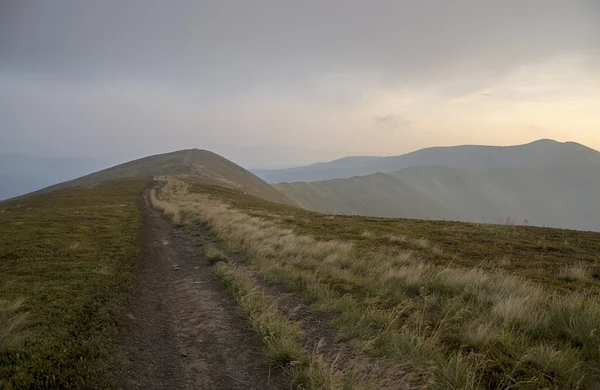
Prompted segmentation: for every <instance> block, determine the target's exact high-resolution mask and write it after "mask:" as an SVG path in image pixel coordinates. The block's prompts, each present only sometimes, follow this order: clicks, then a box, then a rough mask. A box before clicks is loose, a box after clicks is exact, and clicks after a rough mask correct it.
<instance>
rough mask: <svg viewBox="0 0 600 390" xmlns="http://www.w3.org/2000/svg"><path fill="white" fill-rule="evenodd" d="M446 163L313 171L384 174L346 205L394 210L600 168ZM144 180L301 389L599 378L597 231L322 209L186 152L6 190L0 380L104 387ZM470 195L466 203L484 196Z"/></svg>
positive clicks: (108, 382) (133, 258)
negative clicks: (29, 190) (482, 167)
mask: <svg viewBox="0 0 600 390" xmlns="http://www.w3.org/2000/svg"><path fill="white" fill-rule="evenodd" d="M447 169H449V168H447V167H425V168H418V169H417V168H410V169H409V170H405V171H401V172H398V173H397V174H394V175H388V174H376V175H371V176H368V177H359V178H354V179H347V180H339V181H340V182H342V185H338V184H336V183H326V185H330V187H329V188H327V191H329V192H327V197H328V199H329V198H335V197H340V196H342V195H343V194H344V193H348V194H350V193H351V192H353V191H354V188H355V187H354V183H353V182H352V180H356V181H357V182H356V183H357V184H356V188H363V189H364V188H367V189H375V188H383V189H384V190H383V191H382V192H381V193H379V194H378V195H377V194H373V195H372V196H374V198H372V197H371V195H370V194H369V193H368V192H367V193H366V194H365V195H361V196H359V197H356V198H354V199H353V200H352V202H354V203H352V205H354V204H356V206H351V207H359V206H358V205H360V204H365V201H369V200H371V203H373V202H372V201H373V199H375V200H376V203H378V205H379V206H377V207H383V206H385V204H386V203H385V202H388V201H394V200H397V199H401V200H402V203H401V204H402V205H404V206H403V208H398V212H399V213H400V212H410V213H414V216H415V217H418V218H424V217H423V216H424V215H426V214H427V213H428V212H430V211H431V210H435V212H439V213H445V212H446V213H449V212H450V211H449V208H450V207H457V204H459V203H458V200H455V201H454V203H452V202H449V201H446V203H443V201H444V199H447V198H448V196H447V195H444V193H443V192H442V191H441V190H439V189H438V190H436V191H437V192H436V191H433V189H434V188H446V187H448V188H450V185H449V183H446V182H444V180H449V181H450V183H457V184H456V186H457V187H459V188H461V189H464V191H466V193H468V194H475V192H474V191H473V190H472V189H473V188H476V189H478V190H479V191H480V193H481V194H488V193H497V192H499V191H501V190H502V189H503V188H504V191H505V192H506V194H505V195H503V196H506V197H508V196H509V195H510V193H511V191H512V190H510V188H508V187H507V186H513V187H511V188H514V191H517V190H518V189H519V187H520V186H524V185H525V184H527V183H529V182H530V183H533V184H535V185H537V186H541V187H544V188H550V190H551V191H552V193H553V194H554V195H555V196H556V197H557V199H558V198H561V197H564V196H571V197H572V196H576V195H575V194H574V193H570V192H568V191H567V192H562V193H561V192H559V191H557V190H556V191H555V190H552V187H547V186H550V185H551V183H552V182H553V181H554V180H556V179H557V177H558V176H560V180H559V181H558V182H557V185H560V187H561V188H571V189H572V190H573V191H575V189H578V188H580V187H581V186H582V185H583V181H586V180H587V181H590V182H593V180H588V179H589V177H590V175H592V174H593V172H595V170H594V167H593V166H590V167H587V168H585V170H583V171H579V170H575V168H568V169H567V168H565V169H558V170H551V169H550V170H548V173H543V172H540V171H536V170H531V172H533V173H532V174H525V173H523V172H526V171H524V170H517V171H518V172H519V173H521V174H523V176H518V175H515V174H512V173H511V171H512V170H510V169H499V170H492V171H486V172H487V173H486V172H481V171H471V170H466V169H460V170H459V169H454V170H451V171H450V172H448V171H447ZM422 170H425V171H424V172H423V171H422ZM424 173H426V176H427V177H428V178H429V179H430V180H429V181H423V180H420V179H419V178H421V177H422V176H423V175H424ZM534 174H535V175H537V176H536V177H532V175H534ZM157 175H163V176H168V175H170V176H169V177H168V178H167V179H166V180H167V183H166V185H165V186H154V185H153V182H152V180H149V179H147V178H150V177H154V176H157ZM490 175H494V176H490ZM413 176H414V181H413V182H411V180H413ZM417 179H418V180H417ZM485 180H489V181H490V182H489V183H488V182H486V181H485ZM334 182H337V181H334ZM417 183H420V184H419V185H420V187H419V186H418V185H417ZM482 183H483V184H482ZM496 183H499V184H496ZM595 183H598V181H597V180H596V181H595ZM154 184H156V183H154ZM161 184H163V183H161ZM303 185H305V186H310V185H322V183H321V184H319V183H309V184H303ZM592 185H597V184H592ZM265 186H267V187H265ZM291 186H294V185H291ZM150 188H152V190H151V192H150V193H151V195H150V199H151V200H152V201H154V204H155V207H157V208H161V209H164V210H165V212H167V213H168V214H169V215H171V216H173V218H175V216H177V218H176V220H177V224H178V226H180V227H182V228H183V231H185V232H187V234H188V239H190V240H194V241H192V242H197V245H198V251H199V252H198V253H197V255H198V258H202V257H203V256H206V257H207V258H209V259H210V261H211V262H213V263H214V266H213V268H212V270H213V271H214V273H215V275H216V276H217V277H218V278H220V280H222V282H223V285H224V286H225V287H226V288H227V289H229V290H230V291H231V293H232V294H233V295H234V296H235V297H236V299H237V302H239V305H240V309H241V311H242V313H244V314H245V315H246V316H247V317H248V323H249V325H251V326H252V329H254V330H255V331H256V332H257V333H258V334H259V335H260V336H261V337H260V339H261V340H262V341H263V342H264V355H265V357H266V358H268V361H269V362H270V363H271V364H272V367H273V369H276V368H277V367H281V368H283V369H284V370H285V371H286V372H288V373H290V374H291V376H292V381H293V385H294V386H295V387H297V388H305V389H324V388H326V389H330V388H348V389H353V388H354V389H361V388H368V389H370V388H382V389H386V388H389V389H393V388H398V387H402V386H404V387H411V388H423V387H426V388H432V389H454V388H464V389H485V388H507V387H510V388H516V389H533V388H561V389H578V388H593V386H594V384H595V383H598V381H600V372H599V371H598V366H599V364H600V350H598V345H599V344H600V334H599V333H598V332H597V327H598V318H600V301H599V299H600V295H599V294H600V268H599V264H598V253H599V250H600V234H599V233H593V232H580V231H570V230H558V229H548V228H539V227H533V226H511V225H486V224H473V223H460V222H443V221H427V220H422V219H420V220H419V219H389V218H376V217H361V216H342V215H330V214H327V215H325V214H320V213H317V212H313V211H308V210H304V209H301V208H298V207H295V206H292V205H290V204H291V203H293V202H292V201H287V202H286V200H287V198H285V197H280V195H278V194H279V192H277V191H276V190H274V189H271V190H270V188H271V187H269V186H268V185H267V184H266V183H264V182H263V181H261V180H259V179H256V178H255V177H254V176H252V175H248V174H247V171H245V170H243V169H242V168H240V167H238V166H237V165H235V164H232V163H230V162H227V161H226V160H224V159H222V158H221V157H219V156H217V155H215V154H212V153H210V152H205V151H197V150H189V151H182V152H175V153H169V154H165V155H159V156H152V157H149V158H146V159H141V160H136V161H133V162H131V163H127V164H123V165H120V166H117V167H114V168H111V169H108V170H105V171H101V172H98V173H96V174H93V175H89V176H86V177H83V178H81V179H78V180H75V181H72V182H68V183H64V184H62V185H60V186H56V187H53V188H50V189H46V190H44V191H42V192H39V193H36V194H31V195H29V196H26V197H22V198H18V199H13V200H10V201H5V202H1V203H0V274H1V275H2V278H1V280H0V388H3V387H6V388H73V387H85V388H111V387H115V386H116V384H115V375H114V374H115V372H114V369H115V366H116V365H118V361H119V357H120V356H121V355H120V353H121V350H120V345H119V341H118V340H119V339H118V334H119V332H120V330H121V329H122V324H123V322H124V316H125V315H126V311H125V310H126V307H127V302H128V301H129V299H131V296H132V293H133V291H132V280H133V279H134V277H135V275H136V272H138V271H137V270H138V268H137V264H138V263H139V262H140V261H142V260H143V259H140V253H141V252H140V251H141V249H142V248H141V245H142V240H140V232H141V230H140V227H141V221H142V213H143V212H144V209H143V208H142V207H141V206H140V202H139V201H140V198H141V197H142V195H143V193H144V192H145V190H146V189H150ZM589 188H592V189H595V188H596V187H593V186H592V187H589ZM450 189H451V190H452V191H451V192H456V191H458V190H457V189H456V188H450ZM521 190H522V193H523V194H525V195H527V194H528V193H527V191H526V190H523V189H521ZM273 191H275V192H273ZM423 192H435V193H436V194H434V195H427V194H423ZM396 193H401V197H400V198H398V197H395V195H394V194H396ZM525 195H519V196H525ZM554 195H553V196H554ZM480 197H481V198H480ZM482 199H483V200H482ZM531 199H533V198H531ZM547 199H551V200H553V201H554V200H555V199H554V198H552V197H548V198H547ZM561 199H562V198H561ZM269 200H275V201H269ZM279 200H281V201H279ZM484 200H485V198H484V197H483V195H478V196H474V197H473V198H468V199H467V200H465V201H464V202H463V203H464V204H465V206H464V207H465V208H466V207H467V206H469V205H471V206H473V207H475V206H477V207H480V208H484V209H485V208H487V207H488V203H481V202H484ZM311 201H312V200H311ZM330 201H331V200H330ZM585 201H588V199H586V198H585V197H579V198H574V200H573V204H575V203H579V202H585ZM411 202H414V203H411ZM478 202H480V203H478ZM286 203H288V204H286ZM328 207H337V206H336V204H335V203H333V202H332V203H330V205H329V206H328ZM340 207H341V206H340ZM545 207H546V206H545ZM376 210H377V209H376ZM475 210H476V209H475ZM178 234H179V233H178ZM181 234H182V235H183V234H184V233H183V232H181ZM178 272H181V271H178ZM185 325H186V324H185V323H184V324H183V325H182V326H185ZM310 340H313V341H314V343H311V342H309V341H310ZM323 340H324V341H323ZM322 341H323V343H324V344H322V343H321V342H322Z"/></svg>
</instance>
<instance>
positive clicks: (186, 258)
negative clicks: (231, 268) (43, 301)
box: [122, 196, 290, 389]
mask: <svg viewBox="0 0 600 390" xmlns="http://www.w3.org/2000/svg"><path fill="white" fill-rule="evenodd" d="M142 207H143V231H142V237H143V253H142V264H141V265H140V271H139V273H138V279H137V281H136V287H135V291H136V293H135V296H134V298H133V300H132V304H131V308H130V314H129V315H128V317H129V323H128V326H127V332H126V335H125V337H124V340H123V349H124V351H125V353H126V356H127V364H126V365H125V368H124V369H123V384H122V386H123V387H124V388H126V389H288V388H290V378H288V377H286V376H285V375H284V374H282V373H281V372H270V371H269V368H268V367H267V366H266V365H265V364H264V361H263V357H262V353H261V342H260V340H259V339H258V337H257V335H256V334H255V333H254V332H253V331H252V330H251V329H250V328H249V325H248V323H247V320H246V318H245V317H244V316H243V315H242V314H241V313H240V312H239V309H238V306H237V303H236V301H235V300H234V299H233V298H232V297H231V296H230V295H229V294H228V293H227V292H226V291H225V290H223V288H222V287H221V285H220V283H219V281H218V280H217V279H216V277H215V276H214V275H213V273H212V272H211V265H210V264H209V262H208V261H207V259H206V258H205V256H204V253H203V251H202V250H200V248H198V247H197V245H196V240H195V239H194V238H193V237H192V236H190V235H189V234H187V233H185V232H184V231H182V230H181V229H179V228H176V227H175V226H174V225H173V224H172V223H171V222H170V221H169V220H167V219H166V217H164V216H163V215H162V214H160V213H159V212H157V211H155V210H153V209H152V207H151V206H150V204H149V201H148V199H147V196H146V197H145V198H144V200H143V205H142Z"/></svg>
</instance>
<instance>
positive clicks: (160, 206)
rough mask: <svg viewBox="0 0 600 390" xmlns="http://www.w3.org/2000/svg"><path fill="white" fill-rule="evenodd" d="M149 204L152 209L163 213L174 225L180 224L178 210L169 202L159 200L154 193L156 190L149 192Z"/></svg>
mask: <svg viewBox="0 0 600 390" xmlns="http://www.w3.org/2000/svg"><path fill="white" fill-rule="evenodd" d="M150 203H151V204H152V207H154V208H155V209H157V210H160V211H162V212H163V213H165V215H166V216H167V217H169V218H170V219H171V220H172V221H173V222H174V223H175V224H180V223H181V215H180V212H179V208H178V207H176V206H174V205H172V204H171V203H169V202H165V201H163V200H161V199H159V197H158V195H157V193H156V188H153V189H151V190H150Z"/></svg>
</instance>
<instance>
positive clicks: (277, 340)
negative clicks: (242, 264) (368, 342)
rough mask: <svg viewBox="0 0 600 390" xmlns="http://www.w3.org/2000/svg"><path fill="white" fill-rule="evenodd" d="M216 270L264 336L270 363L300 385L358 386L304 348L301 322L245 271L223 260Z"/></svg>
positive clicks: (304, 387) (318, 386)
mask: <svg viewBox="0 0 600 390" xmlns="http://www.w3.org/2000/svg"><path fill="white" fill-rule="evenodd" d="M214 272H215V274H216V275H217V276H218V277H219V278H220V279H221V281H222V283H223V284H224V285H225V286H226V287H227V288H228V289H229V290H230V291H231V292H232V293H233V295H234V296H235V297H236V299H237V300H238V302H239V304H240V308H241V309H242V311H243V312H244V314H245V315H246V316H247V317H248V318H249V320H250V323H251V324H252V327H253V328H254V329H255V330H256V331H257V332H258V333H259V334H260V335H261V337H262V339H263V344H264V350H265V355H266V357H267V359H268V361H269V363H270V365H271V366H272V367H277V368H282V369H284V370H287V371H289V372H290V373H291V375H292V379H293V383H294V385H295V387H296V388H300V389H315V390H317V389H323V390H325V389H328V390H330V389H352V388H356V386H354V385H353V384H352V383H349V382H348V379H347V378H345V376H344V374H343V373H341V372H339V371H337V370H336V369H335V368H333V367H331V366H328V365H327V363H326V362H325V361H324V360H323V359H322V358H321V357H320V356H319V354H318V353H311V352H310V351H308V350H306V349H305V348H304V346H303V345H302V342H301V336H302V330H301V328H300V324H299V323H298V322H295V321H291V320H289V319H288V318H287V317H285V316H284V315H282V314H281V313H279V311H278V310H277V308H276V306H275V303H274V302H273V301H272V299H271V298H269V297H268V296H266V295H265V294H263V293H262V292H261V291H260V290H259V289H258V288H257V287H256V286H255V283H254V282H253V281H252V280H251V278H249V277H248V276H247V275H245V274H244V272H243V271H241V270H239V269H236V268H235V267H233V266H231V265H228V264H225V263H223V262H220V263H217V264H216V265H215V267H214Z"/></svg>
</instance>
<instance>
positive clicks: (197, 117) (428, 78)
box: [0, 0, 600, 168]
mask: <svg viewBox="0 0 600 390" xmlns="http://www.w3.org/2000/svg"><path fill="white" fill-rule="evenodd" d="M539 138H553V139H557V140H559V141H568V140H572V141H577V142H580V143H583V144H586V145H588V146H590V147H593V148H595V149H600V1H599V0H518V1H517V0H503V1H499V0H493V1H492V0H456V1H447V0H408V1H401V0H395V1H374V0H370V1H366V0H363V1H356V0H343V1H342V0H340V1H327V0H319V1H311V0H305V1H285V0H272V1H267V0H253V1H246V0H239V1H227V0H219V1H217V0H215V1H173V0H171V1H149V0H139V1H124V0H108V1H107V0H102V1H100V0H98V1H80V0H73V1H54V0H48V1H38V0H31V1H28V0H1V1H0V152H21V153H26V154H34V155H49V156H92V157H100V158H107V159H110V160H112V161H121V160H126V159H130V158H134V157H140V156H144V155H148V154H154V153H160V152H166V151H171V150H177V149H186V148H192V147H198V148H205V149H211V150H214V151H216V152H219V153H221V154H223V155H224V156H225V157H228V158H231V159H233V160H234V161H236V162H239V163H242V164H244V165H245V166H247V167H250V168H253V167H277V166H289V165H294V164H300V163H308V162H312V161H315V160H331V159H334V158H338V157H341V156H344V155H394V154H401V153H404V152H408V151H412V150H415V149H419V148H422V147H427V146H436V145H455V144H465V143H468V144H493V145H510V144H520V143H525V142H529V141H532V140H535V139H539Z"/></svg>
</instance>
